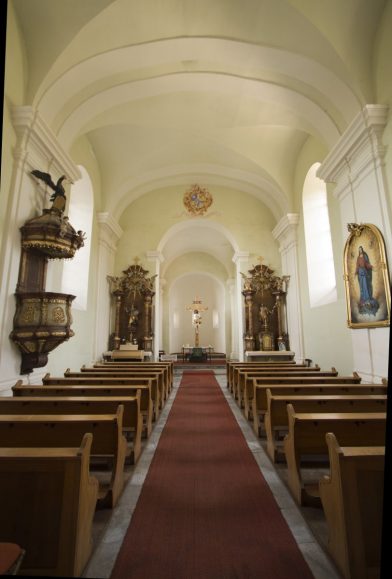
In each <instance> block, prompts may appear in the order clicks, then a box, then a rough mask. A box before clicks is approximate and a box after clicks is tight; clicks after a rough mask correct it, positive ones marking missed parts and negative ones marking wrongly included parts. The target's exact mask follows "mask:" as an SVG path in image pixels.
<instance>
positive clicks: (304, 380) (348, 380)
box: [244, 372, 361, 420]
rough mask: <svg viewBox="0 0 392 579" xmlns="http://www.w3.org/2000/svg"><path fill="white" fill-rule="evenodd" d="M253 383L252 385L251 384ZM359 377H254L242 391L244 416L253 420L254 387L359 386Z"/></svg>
mask: <svg viewBox="0 0 392 579" xmlns="http://www.w3.org/2000/svg"><path fill="white" fill-rule="evenodd" d="M252 382H253V383H252ZM360 383H361V377H360V376H359V375H358V374H357V372H353V374H352V376H339V375H338V376H319V375H314V374H312V373H311V375H307V376H292V375H290V376H279V377H276V376H272V377H269V376H266V377H264V378H260V377H255V378H253V380H250V381H248V382H247V383H246V388H245V390H244V414H245V416H246V418H247V419H248V420H252V419H253V398H254V393H255V385H256V386H265V384H270V385H271V386H275V385H282V386H283V385H286V384H293V385H297V386H300V385H304V384H309V385H312V386H314V385H319V384H320V385H321V384H338V385H341V384H360ZM264 399H265V401H266V399H267V398H266V394H265V393H264Z"/></svg>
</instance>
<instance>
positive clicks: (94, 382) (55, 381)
mask: <svg viewBox="0 0 392 579" xmlns="http://www.w3.org/2000/svg"><path fill="white" fill-rule="evenodd" d="M42 384H44V385H45V386H136V387H139V386H148V387H149V388H150V393H151V400H152V412H153V414H152V419H153V420H158V418H159V413H160V408H161V400H160V391H159V388H158V379H157V378H156V377H155V378H154V377H149V378H147V377H141V376H140V377H136V378H134V377H132V376H131V377H126V378H111V377H110V376H102V377H101V376H99V377H97V378H94V377H91V378H90V377H88V376H84V377H83V376H80V377H79V378H64V377H62V376H51V375H50V374H46V375H45V376H44V377H43V379H42Z"/></svg>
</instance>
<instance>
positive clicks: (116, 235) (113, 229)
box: [96, 213, 123, 249]
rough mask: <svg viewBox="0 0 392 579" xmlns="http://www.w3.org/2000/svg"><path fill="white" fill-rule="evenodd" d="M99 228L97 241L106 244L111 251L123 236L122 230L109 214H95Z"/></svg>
mask: <svg viewBox="0 0 392 579" xmlns="http://www.w3.org/2000/svg"><path fill="white" fill-rule="evenodd" d="M96 216H97V222H98V226H99V239H100V241H101V242H104V243H107V244H108V246H109V247H111V248H112V249H116V244H117V242H118V240H119V239H120V238H121V236H122V234H123V230H122V229H121V227H120V226H119V224H118V223H117V221H116V220H115V219H114V218H113V217H112V215H111V214H110V213H97V214H96Z"/></svg>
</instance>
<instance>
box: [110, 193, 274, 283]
mask: <svg viewBox="0 0 392 579" xmlns="http://www.w3.org/2000/svg"><path fill="white" fill-rule="evenodd" d="M210 191H211V193H212V194H213V197H214V202H213V205H212V206H211V207H210V210H209V212H208V213H207V214H206V216H205V217H206V218H208V220H209V221H211V222H215V223H217V224H219V225H221V226H223V227H224V228H225V229H227V230H228V231H230V233H231V235H232V236H233V238H234V239H235V241H236V242H237V244H238V248H239V249H240V250H242V251H249V252H250V254H251V256H250V265H251V263H252V261H253V262H254V261H255V260H256V258H257V256H259V255H263V257H264V260H265V263H268V264H270V265H271V266H272V267H276V268H278V267H279V266H280V256H279V252H278V247H277V243H276V241H275V240H274V239H273V236H272V233H271V232H272V229H273V228H274V226H275V225H276V222H275V220H274V218H273V216H272V214H271V212H270V211H269V210H268V209H267V208H266V207H265V205H264V204H263V203H261V202H260V201H259V200H257V199H256V198H255V197H253V196H251V195H248V194H246V193H242V192H239V191H232V190H229V189H224V188H222V187H210ZM184 192H185V188H184V187H168V188H166V189H161V190H159V191H155V192H154V193H148V194H146V195H144V196H143V197H141V198H139V199H137V200H136V201H134V202H133V203H132V204H131V205H130V206H129V207H128V208H127V209H126V211H124V213H123V215H122V217H121V219H120V221H119V223H120V226H121V227H122V229H123V230H124V234H123V236H122V238H121V240H120V241H119V244H118V252H117V257H116V271H117V272H121V271H122V270H123V269H125V268H126V267H128V265H129V264H130V263H131V262H132V260H133V259H134V257H135V256H139V257H140V258H141V259H143V258H144V255H145V252H146V251H149V250H155V249H157V248H158V245H159V242H160V241H161V239H162V237H163V236H164V234H165V233H166V232H167V230H168V229H169V228H171V227H173V226H174V225H176V224H178V223H180V222H182V221H189V223H190V225H191V224H192V220H193V219H195V218H194V217H189V216H188V214H187V213H186V211H185V208H184V206H183V202H182V199H183V195H184ZM233 253H234V249H233ZM231 267H232V265H231Z"/></svg>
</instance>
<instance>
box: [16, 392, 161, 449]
mask: <svg viewBox="0 0 392 579" xmlns="http://www.w3.org/2000/svg"><path fill="white" fill-rule="evenodd" d="M138 391H140V412H141V415H142V417H143V431H142V435H143V436H144V437H145V438H148V437H149V436H150V434H151V432H152V418H153V404H152V399H151V388H150V386H145V385H138V386H72V385H70V386H35V385H30V384H23V383H22V381H21V380H18V382H17V383H16V384H15V386H13V387H12V393H13V396H15V397H19V396H23V397H25V396H42V397H47V396H56V397H57V396H60V397H69V396H71V397H74V396H77V397H80V396H82V397H88V398H89V397H91V396H92V397H100V398H102V397H107V396H110V397H114V398H115V399H116V401H117V402H118V400H120V399H121V398H122V397H124V396H126V397H127V396H137V393H138ZM117 399H118V400H117Z"/></svg>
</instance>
